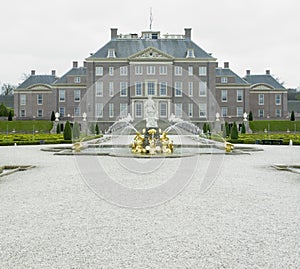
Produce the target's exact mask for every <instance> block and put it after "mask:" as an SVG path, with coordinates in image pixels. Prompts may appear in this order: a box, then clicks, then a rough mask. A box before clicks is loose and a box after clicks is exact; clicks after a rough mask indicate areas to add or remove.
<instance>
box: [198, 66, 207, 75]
mask: <svg viewBox="0 0 300 269" xmlns="http://www.w3.org/2000/svg"><path fill="white" fill-rule="evenodd" d="M206 72H207V70H206V66H199V76H206Z"/></svg>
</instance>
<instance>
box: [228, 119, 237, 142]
mask: <svg viewBox="0 0 300 269" xmlns="http://www.w3.org/2000/svg"><path fill="white" fill-rule="evenodd" d="M230 138H231V139H232V140H234V139H238V138H239V133H238V129H237V126H236V122H234V123H233V125H232V128H231V133H230Z"/></svg>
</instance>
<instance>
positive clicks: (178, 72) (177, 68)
mask: <svg viewBox="0 0 300 269" xmlns="http://www.w3.org/2000/svg"><path fill="white" fill-rule="evenodd" d="M174 74H175V76H182V66H178V65H175V67H174Z"/></svg>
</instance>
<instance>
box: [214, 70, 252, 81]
mask: <svg viewBox="0 0 300 269" xmlns="http://www.w3.org/2000/svg"><path fill="white" fill-rule="evenodd" d="M216 77H234V78H235V84H244V85H249V83H248V82H247V81H246V80H245V79H242V78H241V77H240V76H238V75H237V74H236V73H234V72H233V71H232V70H231V69H229V68H221V67H217V68H216Z"/></svg>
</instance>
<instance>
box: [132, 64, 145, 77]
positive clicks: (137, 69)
mask: <svg viewBox="0 0 300 269" xmlns="http://www.w3.org/2000/svg"><path fill="white" fill-rule="evenodd" d="M134 72H135V74H136V75H143V66H142V65H136V66H135V67H134Z"/></svg>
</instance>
